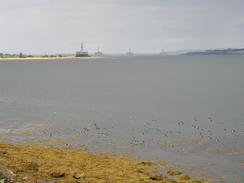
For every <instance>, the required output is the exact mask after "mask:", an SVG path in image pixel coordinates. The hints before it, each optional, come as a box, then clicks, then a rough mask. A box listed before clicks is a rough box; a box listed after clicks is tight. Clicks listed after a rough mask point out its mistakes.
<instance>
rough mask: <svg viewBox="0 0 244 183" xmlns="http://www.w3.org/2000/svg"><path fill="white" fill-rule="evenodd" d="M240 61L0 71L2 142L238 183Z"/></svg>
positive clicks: (243, 129)
mask: <svg viewBox="0 0 244 183" xmlns="http://www.w3.org/2000/svg"><path fill="white" fill-rule="evenodd" d="M243 68H244V62H243V57H241V56H203V57H201V56H172V57H169V56H165V57H134V58H114V59H112V60H111V59H109V60H108V61H106V60H90V61H87V62H83V61H82V62H60V61H57V62H56V61H55V62H19V61H16V62H2V63H0V124H1V128H0V138H4V139H6V138H7V139H8V140H10V141H11V140H12V141H19V140H21V141H27V142H32V143H45V144H49V145H60V146H73V147H83V148H88V149H90V150H94V151H107V152H112V153H116V154H126V155H132V156H139V157H141V158H144V159H151V160H166V161H167V162H170V163H175V164H176V165H177V166H179V167H180V168H183V169H184V170H186V171H189V172H190V173H191V174H193V175H198V176H203V177H206V176H207V177H213V178H214V180H215V181H216V182H235V181H236V182H238V181H239V182H243V181H244V177H243V171H244V166H243V164H244V141H243V140H244V124H243V123H244V115H243V108H244V97H243V93H244V81H243V78H244V72H243Z"/></svg>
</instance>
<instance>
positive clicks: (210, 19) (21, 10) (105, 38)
mask: <svg viewBox="0 0 244 183" xmlns="http://www.w3.org/2000/svg"><path fill="white" fill-rule="evenodd" d="M82 41H83V42H84V43H85V47H86V49H87V50H89V51H90V52H93V51H94V50H95V49H96V48H97V47H100V48H101V50H102V51H104V52H113V53H115V52H126V51H128V49H129V48H131V49H132V50H133V51H134V52H159V51H160V50H161V49H162V48H164V49H165V50H166V51H171V50H182V49H208V48H228V47H244V0H0V52H10V53H14V52H15V53H19V52H24V53H34V54H37V53H40V54H43V53H64V52H65V53H73V52H75V51H77V50H78V49H79V45H80V43H81V42H82Z"/></svg>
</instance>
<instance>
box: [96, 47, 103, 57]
mask: <svg viewBox="0 0 244 183" xmlns="http://www.w3.org/2000/svg"><path fill="white" fill-rule="evenodd" d="M94 55H95V56H103V53H102V52H101V51H100V49H99V48H98V49H97V51H96V52H95V53H94Z"/></svg>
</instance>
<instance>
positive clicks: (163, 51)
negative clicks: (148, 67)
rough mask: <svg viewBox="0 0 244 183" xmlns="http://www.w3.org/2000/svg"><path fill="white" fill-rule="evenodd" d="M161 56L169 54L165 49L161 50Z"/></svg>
mask: <svg viewBox="0 0 244 183" xmlns="http://www.w3.org/2000/svg"><path fill="white" fill-rule="evenodd" d="M159 54H160V55H167V53H166V52H165V50H164V49H162V50H161V52H160V53H159Z"/></svg>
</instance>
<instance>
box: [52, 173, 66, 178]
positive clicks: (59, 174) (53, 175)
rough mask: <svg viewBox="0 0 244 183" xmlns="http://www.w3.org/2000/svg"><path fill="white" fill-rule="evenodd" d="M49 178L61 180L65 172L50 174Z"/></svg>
mask: <svg viewBox="0 0 244 183" xmlns="http://www.w3.org/2000/svg"><path fill="white" fill-rule="evenodd" d="M51 176H52V177H54V178H62V177H65V176H66V173H65V172H52V173H51Z"/></svg>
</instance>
